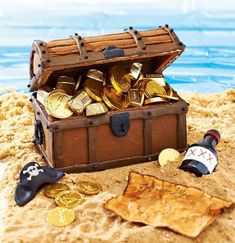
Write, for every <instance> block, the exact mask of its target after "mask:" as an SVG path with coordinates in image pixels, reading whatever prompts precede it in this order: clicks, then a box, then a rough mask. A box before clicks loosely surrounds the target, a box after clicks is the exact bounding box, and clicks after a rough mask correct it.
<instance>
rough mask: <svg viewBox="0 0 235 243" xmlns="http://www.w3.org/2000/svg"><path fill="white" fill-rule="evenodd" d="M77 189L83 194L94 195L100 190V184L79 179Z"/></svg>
mask: <svg viewBox="0 0 235 243" xmlns="http://www.w3.org/2000/svg"><path fill="white" fill-rule="evenodd" d="M77 188H78V191H79V192H80V193H82V194H85V195H95V194H98V193H99V192H101V191H102V186H101V185H100V184H98V183H95V182H91V181H79V182H78V183H77Z"/></svg>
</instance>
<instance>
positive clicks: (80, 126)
mask: <svg viewBox="0 0 235 243" xmlns="http://www.w3.org/2000/svg"><path fill="white" fill-rule="evenodd" d="M184 48H185V46H184V45H183V43H182V42H180V41H179V39H178V38H177V36H176V34H175V33H174V31H173V29H171V28H169V27H168V26H167V25H166V26H164V27H159V28H158V29H154V30H147V31H141V32H138V31H137V30H134V29H133V28H132V27H130V28H129V29H127V30H125V32H124V33H119V34H110V35H103V36H96V37H85V38H82V37H81V36H79V35H77V34H75V35H74V36H71V37H70V38H68V39H63V40H54V41H49V42H43V41H34V42H33V46H32V51H31V57H30V84H29V88H30V90H31V91H35V92H34V93H33V95H32V103H33V107H34V110H35V141H36V144H37V146H38V148H39V150H40V152H41V153H42V155H43V156H44V157H45V159H46V161H47V162H48V164H49V165H50V166H52V167H55V168H60V169H62V170H63V171H65V172H80V171H95V170H103V169H106V168H111V167H118V166H124V165H130V164H134V163H140V162H144V161H151V160H155V159H157V156H158V154H159V152H160V151H161V150H162V149H164V148H168V147H171V148H175V149H177V150H179V151H183V150H184V149H186V146H187V134H186V112H187V103H186V102H185V101H184V100H183V99H182V98H181V97H179V96H178V94H177V93H176V92H175V91H173V93H174V96H175V97H178V100H177V101H171V100H169V102H166V103H157V104H150V105H144V106H142V107H131V108H126V109H121V110H110V111H109V112H107V113H106V114H102V115H99V116H90V117H87V116H84V115H81V116H76V115H73V116H71V117H69V118H66V119H56V118H54V117H52V116H50V115H48V114H47V112H46V111H45V109H44V107H43V105H42V104H41V103H40V102H39V101H38V100H37V92H36V90H38V89H44V88H45V87H55V82H56V80H57V78H58V77H59V76H61V75H67V76H72V77H73V78H74V79H77V78H78V75H80V74H81V73H86V72H87V71H88V70H89V69H91V68H92V69H98V70H101V71H102V72H104V73H105V72H106V73H107V70H109V69H110V68H111V67H112V66H113V65H117V64H120V65H122V64H125V65H126V64H130V63H134V62H138V63H141V64H142V72H143V73H144V74H146V75H147V74H156V75H159V76H160V77H163V74H162V72H163V70H164V69H165V68H166V67H167V66H169V65H170V64H171V63H172V62H173V61H174V60H175V59H176V58H177V57H178V56H179V55H180V54H181V53H182V52H183V50H184Z"/></svg>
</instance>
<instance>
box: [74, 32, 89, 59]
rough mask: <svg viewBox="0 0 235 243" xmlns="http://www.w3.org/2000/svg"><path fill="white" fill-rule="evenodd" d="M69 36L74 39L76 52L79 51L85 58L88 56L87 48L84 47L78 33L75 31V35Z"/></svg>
mask: <svg viewBox="0 0 235 243" xmlns="http://www.w3.org/2000/svg"><path fill="white" fill-rule="evenodd" d="M71 37H72V38H73V39H74V40H75V42H76V44H77V47H78V52H79V54H80V56H81V58H82V59H87V58H88V55H87V50H86V47H85V43H84V41H83V40H82V37H81V36H80V35H78V34H77V33H75V35H74V36H71Z"/></svg>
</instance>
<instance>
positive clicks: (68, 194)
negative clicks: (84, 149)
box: [44, 181, 102, 226]
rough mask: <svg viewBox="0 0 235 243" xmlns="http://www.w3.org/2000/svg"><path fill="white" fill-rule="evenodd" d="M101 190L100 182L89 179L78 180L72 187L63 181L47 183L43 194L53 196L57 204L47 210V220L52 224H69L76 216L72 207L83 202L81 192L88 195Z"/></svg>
mask: <svg viewBox="0 0 235 243" xmlns="http://www.w3.org/2000/svg"><path fill="white" fill-rule="evenodd" d="M101 191H102V186H101V185H100V184H98V183H95V182H90V181H79V182H78V183H77V184H76V186H74V188H71V187H70V186H68V185H67V184H64V183H55V184H50V185H47V186H46V187H45V188H44V194H45V196H46V197H48V198H53V199H54V200H55V203H56V205H57V206H58V207H56V208H54V209H51V210H50V211H49V212H48V214H47V217H46V220H47V222H48V223H49V224H51V225H54V226H66V225H69V224H71V223H72V222H73V221H74V220H75V218H76V216H75V212H74V210H73V209H72V208H74V207H76V206H78V205H80V204H82V203H83V202H84V197H83V196H82V195H81V194H83V195H88V196H89V195H95V194H98V193H99V192H101ZM80 193H81V194H80Z"/></svg>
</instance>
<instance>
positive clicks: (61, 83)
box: [56, 76, 76, 95]
mask: <svg viewBox="0 0 235 243" xmlns="http://www.w3.org/2000/svg"><path fill="white" fill-rule="evenodd" d="M75 87H76V82H75V80H74V78H73V77H70V76H59V77H58V81H57V84H56V89H62V90H64V91H65V92H66V93H67V94H68V95H73V93H74V91H75Z"/></svg>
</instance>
